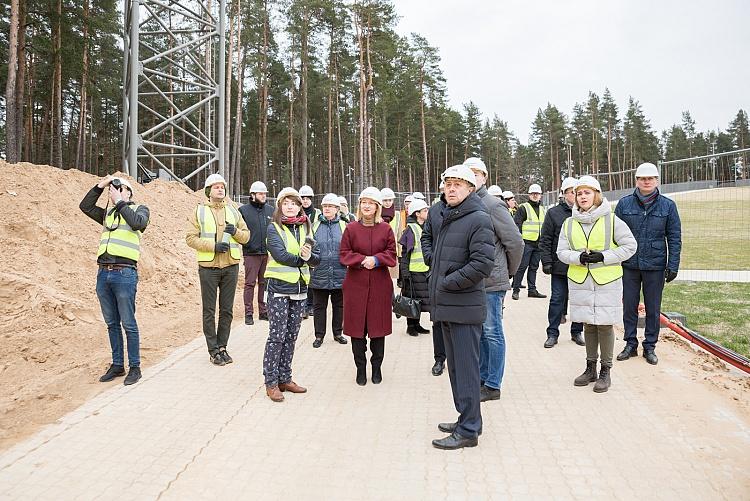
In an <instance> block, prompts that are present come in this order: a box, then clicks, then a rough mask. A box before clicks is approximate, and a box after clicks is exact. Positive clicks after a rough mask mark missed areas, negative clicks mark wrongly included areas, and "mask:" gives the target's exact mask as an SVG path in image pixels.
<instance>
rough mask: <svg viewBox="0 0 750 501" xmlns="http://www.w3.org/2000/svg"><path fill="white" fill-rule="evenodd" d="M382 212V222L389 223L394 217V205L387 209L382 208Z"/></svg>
mask: <svg viewBox="0 0 750 501" xmlns="http://www.w3.org/2000/svg"><path fill="white" fill-rule="evenodd" d="M382 210H383V212H382V213H381V216H382V218H383V221H385V222H386V223H390V222H391V221H392V220H393V218H394V217H395V216H396V204H393V205H391V206H390V207H389V208H387V209H386V208H385V207H383V209H382Z"/></svg>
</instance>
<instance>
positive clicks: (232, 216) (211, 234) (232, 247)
mask: <svg viewBox="0 0 750 501" xmlns="http://www.w3.org/2000/svg"><path fill="white" fill-rule="evenodd" d="M195 210H196V218H197V220H198V226H200V238H201V239H203V240H210V241H211V242H212V243H217V242H226V243H228V244H229V255H230V256H232V259H236V260H240V259H242V246H241V245H240V244H239V243H237V241H236V240H235V239H234V238H232V235H230V234H229V233H226V232H225V233H222V234H221V240H216V220H215V219H214V213H213V211H212V210H211V207H209V206H207V205H204V204H199V205H198V207H197V208H196V209H195ZM240 217H241V216H240V213H239V212H238V211H237V209H235V208H234V207H232V206H231V205H225V206H224V221H225V223H231V224H233V225H234V226H235V227H237V222H238V221H239V220H240ZM214 257H215V254H214V249H213V248H212V249H211V250H210V251H198V262H199V263H210V262H211V261H213V260H214Z"/></svg>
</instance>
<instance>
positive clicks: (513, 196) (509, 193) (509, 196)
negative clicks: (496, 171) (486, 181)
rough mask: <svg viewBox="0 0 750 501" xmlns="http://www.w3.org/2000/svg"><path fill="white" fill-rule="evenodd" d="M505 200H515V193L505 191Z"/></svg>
mask: <svg viewBox="0 0 750 501" xmlns="http://www.w3.org/2000/svg"><path fill="white" fill-rule="evenodd" d="M503 198H504V199H505V200H508V199H511V198H515V195H513V192H512V191H510V190H505V191H504V192H503Z"/></svg>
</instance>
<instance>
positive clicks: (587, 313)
mask: <svg viewBox="0 0 750 501" xmlns="http://www.w3.org/2000/svg"><path fill="white" fill-rule="evenodd" d="M611 210H612V207H611V205H610V204H609V202H608V201H607V199H606V198H605V199H604V201H603V202H602V204H601V205H600V206H599V207H596V208H594V209H592V210H591V211H590V212H578V207H573V216H572V217H573V219H575V220H577V221H579V222H580V223H581V227H582V228H583V231H584V233H586V235H588V234H589V233H590V232H591V228H592V227H593V226H594V223H596V221H597V219H599V218H600V217H604V216H605V215H606V214H607V213H611ZM612 217H613V218H615V234H614V241H615V243H616V244H617V245H618V247H617V248H615V249H609V250H605V251H602V254H604V264H617V263H622V262H623V261H625V260H626V259H628V258H629V257H630V256H632V255H633V254H635V251H636V249H637V247H638V243H637V242H636V240H635V238H634V237H633V233H631V231H630V228H628V225H627V224H625V223H624V222H623V221H622V220H621V219H620V218H618V217H617V216H615V215H614V214H612ZM580 256H581V251H580V250H573V249H571V246H570V244H569V243H568V236H567V235H566V234H565V232H564V231H561V232H560V238H559V240H558V241H557V257H558V259H560V261H562V262H563V263H565V264H569V265H570V264H579V265H580V264H581V261H580V260H579V257H580ZM568 294H569V295H568V300H569V302H570V320H571V321H572V322H583V323H586V324H591V325H615V324H622V279H618V280H615V281H614V282H610V283H608V284H606V285H599V284H597V283H596V282H595V281H594V279H593V277H592V276H591V275H588V276H587V277H586V280H584V282H583V283H582V284H577V283H575V282H573V281H572V280H570V279H568Z"/></svg>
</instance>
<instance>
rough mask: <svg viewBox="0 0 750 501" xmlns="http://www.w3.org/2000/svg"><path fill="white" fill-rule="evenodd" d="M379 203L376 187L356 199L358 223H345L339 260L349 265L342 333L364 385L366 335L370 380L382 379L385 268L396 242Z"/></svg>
mask: <svg viewBox="0 0 750 501" xmlns="http://www.w3.org/2000/svg"><path fill="white" fill-rule="evenodd" d="M382 204H383V202H382V199H381V197H380V190H378V189H377V188H373V187H369V188H365V189H364V190H363V191H362V193H361V194H360V195H359V208H358V209H357V221H355V222H352V223H349V224H348V225H347V227H346V231H345V232H344V235H343V237H342V238H341V247H340V252H339V256H340V259H341V264H343V265H344V266H346V267H347V269H346V277H345V278H344V285H343V289H344V334H346V335H347V336H350V337H351V338H352V353H353V354H354V365H356V367H357V384H358V385H360V386H364V385H365V384H367V356H366V351H367V339H366V338H367V337H369V338H370V351H371V352H372V356H371V357H370V362H372V382H373V383H375V384H378V383H380V382H381V381H382V380H383V374H382V372H381V370H380V366H381V364H382V363H383V355H384V354H385V336H387V335H388V334H390V333H391V319H392V317H391V298H392V296H393V281H392V280H391V275H390V274H389V273H388V267H389V266H396V239H395V238H394V236H393V230H391V227H390V226H389V225H388V223H384V222H383V219H382V217H381V212H382V208H383V207H382Z"/></svg>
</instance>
